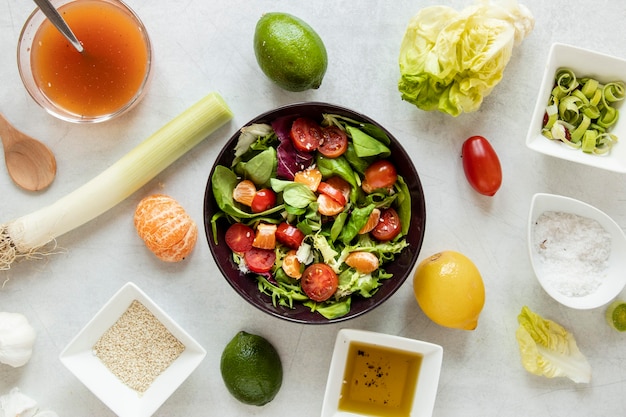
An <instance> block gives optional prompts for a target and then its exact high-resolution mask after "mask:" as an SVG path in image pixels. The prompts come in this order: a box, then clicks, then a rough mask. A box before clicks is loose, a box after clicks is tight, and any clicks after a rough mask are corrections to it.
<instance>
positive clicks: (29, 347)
mask: <svg viewBox="0 0 626 417" xmlns="http://www.w3.org/2000/svg"><path fill="white" fill-rule="evenodd" d="M34 343H35V329H33V327H32V326H31V325H30V324H29V323H28V319H27V318H26V317H25V316H23V315H22V314H20V313H6V312H0V363H5V364H7V365H10V366H12V367H14V368H17V367H19V366H22V365H25V364H26V362H28V361H29V359H30V357H31V355H32V354H33V344H34Z"/></svg>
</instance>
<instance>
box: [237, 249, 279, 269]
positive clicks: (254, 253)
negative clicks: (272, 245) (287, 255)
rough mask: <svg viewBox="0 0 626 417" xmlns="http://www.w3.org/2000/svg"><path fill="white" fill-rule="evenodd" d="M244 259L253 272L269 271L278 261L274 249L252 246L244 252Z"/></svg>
mask: <svg viewBox="0 0 626 417" xmlns="http://www.w3.org/2000/svg"><path fill="white" fill-rule="evenodd" d="M243 259H244V260H245V261H246V265H248V269H250V271H252V272H256V273H259V274H262V273H264V272H269V271H270V270H271V269H272V266H274V262H276V252H274V250H273V249H260V248H255V247H252V248H251V249H250V250H249V251H247V252H246V253H244V254H243Z"/></svg>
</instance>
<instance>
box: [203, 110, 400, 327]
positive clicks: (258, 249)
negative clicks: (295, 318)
mask: <svg viewBox="0 0 626 417" xmlns="http://www.w3.org/2000/svg"><path fill="white" fill-rule="evenodd" d="M389 145H390V139H389V137H388V136H387V135H386V133H385V132H384V131H383V130H382V129H380V128H378V127H377V126H375V125H373V124H371V123H361V122H359V121H356V120H353V119H350V118H347V117H344V116H340V115H336V114H323V115H321V119H319V120H314V119H312V118H309V117H300V116H291V117H281V118H279V119H276V120H274V121H272V122H271V124H252V125H249V126H246V127H244V128H242V129H241V134H240V136H239V139H238V142H237V145H236V146H235V149H234V152H235V157H234V160H233V162H232V164H231V166H223V165H217V166H216V167H215V169H214V172H213V175H212V177H211V186H212V191H213V196H214V198H215V200H216V203H217V205H218V207H219V210H218V212H216V213H215V214H214V215H213V217H212V219H211V224H212V231H213V236H214V239H215V244H218V241H217V228H218V224H219V226H220V227H222V224H223V223H224V219H226V220H227V223H226V224H227V226H226V227H228V229H227V230H226V234H225V241H226V244H227V245H228V246H229V248H230V249H231V251H232V259H233V261H234V263H235V265H236V266H237V267H238V268H239V270H240V271H241V272H242V274H247V275H250V276H253V277H254V278H255V279H256V280H257V283H258V288H259V291H261V292H263V293H265V294H267V295H268V296H269V297H271V299H272V302H273V304H274V305H275V306H276V305H280V306H283V307H287V308H294V305H295V303H302V304H304V305H305V306H307V307H308V308H310V309H311V311H316V312H319V313H320V314H322V315H323V316H324V317H326V318H328V319H333V318H337V317H341V316H344V315H345V314H347V313H348V312H349V311H350V305H351V301H352V297H353V296H358V297H365V298H369V297H372V296H373V295H374V294H375V293H376V291H377V290H378V288H379V287H380V286H381V285H382V282H383V281H384V280H386V279H389V278H392V274H390V273H388V272H386V271H385V266H386V265H388V264H389V262H391V261H393V260H394V259H395V258H396V257H397V256H398V254H399V253H400V252H402V250H403V249H404V248H406V247H407V246H408V243H407V241H406V235H407V233H408V229H409V225H410V221H411V197H410V193H409V189H408V186H407V184H406V182H405V181H404V179H403V178H402V176H401V175H398V173H397V170H396V167H395V166H394V164H393V162H391V161H390V159H389V158H390V156H391V151H390V147H389Z"/></svg>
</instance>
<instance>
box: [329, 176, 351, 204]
mask: <svg viewBox="0 0 626 417" xmlns="http://www.w3.org/2000/svg"><path fill="white" fill-rule="evenodd" d="M325 182H326V183H327V184H329V185H332V186H333V187H335V188H336V189H338V190H339V191H341V194H343V196H344V197H345V198H346V201H348V200H349V199H350V190H351V189H352V186H351V185H350V183H349V182H348V181H346V180H344V179H343V178H341V177H340V176H334V177H330V178H327V179H326V181H325Z"/></svg>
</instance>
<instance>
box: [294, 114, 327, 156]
mask: <svg viewBox="0 0 626 417" xmlns="http://www.w3.org/2000/svg"><path fill="white" fill-rule="evenodd" d="M290 135H291V141H292V142H293V146H295V147H296V149H298V150H300V151H305V152H313V151H315V150H317V148H319V146H320V142H321V141H322V128H321V127H320V125H319V124H318V123H317V122H316V121H315V120H313V119H309V118H308V117H299V118H297V119H296V120H294V122H293V124H292V125H291V131H290Z"/></svg>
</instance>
